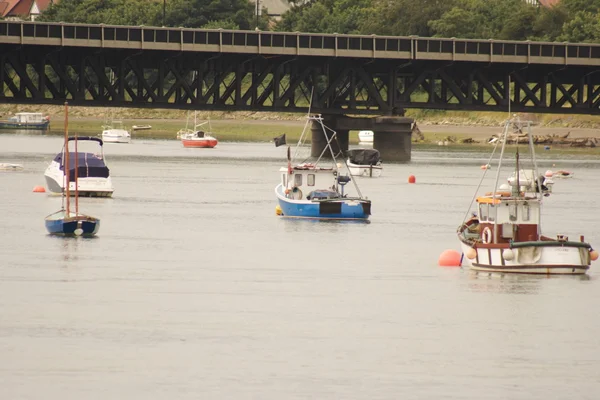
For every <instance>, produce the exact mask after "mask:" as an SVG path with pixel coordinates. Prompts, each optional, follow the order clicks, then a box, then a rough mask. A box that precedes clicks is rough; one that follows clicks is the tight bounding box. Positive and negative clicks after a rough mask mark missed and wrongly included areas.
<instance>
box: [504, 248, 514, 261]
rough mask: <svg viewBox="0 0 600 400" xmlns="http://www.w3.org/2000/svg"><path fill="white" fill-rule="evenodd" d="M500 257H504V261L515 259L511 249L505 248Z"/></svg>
mask: <svg viewBox="0 0 600 400" xmlns="http://www.w3.org/2000/svg"><path fill="white" fill-rule="evenodd" d="M502 258H504V259H505V260H506V261H512V260H514V259H515V252H514V251H512V250H511V249H506V250H504V251H503V252H502Z"/></svg>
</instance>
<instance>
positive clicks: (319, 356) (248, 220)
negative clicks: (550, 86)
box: [0, 135, 600, 400]
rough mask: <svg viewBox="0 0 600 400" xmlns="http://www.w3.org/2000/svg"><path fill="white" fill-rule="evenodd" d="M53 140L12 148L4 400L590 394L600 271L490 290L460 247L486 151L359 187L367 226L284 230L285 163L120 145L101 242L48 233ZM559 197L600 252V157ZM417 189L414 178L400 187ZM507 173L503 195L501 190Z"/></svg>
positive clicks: (16, 139)
mask: <svg viewBox="0 0 600 400" xmlns="http://www.w3.org/2000/svg"><path fill="white" fill-rule="evenodd" d="M61 145H62V143H61V138H60V137H36V136H28V135H0V162H15V163H21V164H23V165H24V166H25V170H24V171H21V172H0V182H1V186H0V188H1V189H0V192H1V193H2V197H1V200H0V211H2V216H3V217H2V223H1V226H2V229H0V249H1V250H2V251H1V253H0V254H1V261H0V304H1V305H2V307H0V360H1V361H2V362H1V363H0V393H1V398H2V399H41V398H43V399H50V400H54V399H61V400H62V399H102V400H104V399H111V398H112V399H277V400H280V399H306V398H315V399H369V400H370V399H401V398H402V399H441V398H443V399H527V400H530V399H573V398H576V399H596V398H597V396H598V393H599V392H600V375H599V372H598V371H599V368H600V318H598V307H599V306H600V280H599V279H598V278H599V277H600V263H598V262H597V263H595V264H593V265H592V269H591V270H590V273H589V274H588V275H587V276H586V277H584V278H581V277H579V278H573V277H563V278H560V277H553V278H546V277H531V276H507V277H504V278H499V277H487V276H486V277H483V276H481V275H480V276H477V275H474V274H473V273H471V272H469V271H467V270H461V269H460V268H440V267H438V266H437V259H438V256H439V254H440V253H441V252H442V251H443V250H445V249H449V248H454V249H458V248H459V247H458V243H457V240H456V238H455V235H454V231H455V228H456V227H457V226H458V224H459V223H460V222H461V221H462V218H463V216H464V214H465V212H466V207H467V206H468V205H469V203H470V201H471V198H472V196H473V192H474V190H475V187H476V185H477V182H478V180H479V177H480V176H481V170H480V168H479V166H480V165H481V164H482V163H483V162H484V159H485V158H486V155H483V154H467V153H463V154H458V153H442V152H415V153H414V154H413V162H411V163H410V164H398V165H392V164H387V165H386V166H385V170H384V176H383V177H382V178H380V179H367V178H363V179H360V182H359V183H360V187H361V189H362V191H363V193H364V194H366V195H367V196H369V198H370V199H372V200H373V216H372V219H371V223H370V224H362V223H331V222H329V223H327V222H322V223H318V222H309V221H294V220H285V219H281V218H279V217H276V216H275V213H274V208H275V205H276V203H275V200H274V193H273V190H274V186H275V184H276V182H277V180H278V179H279V173H278V171H277V170H278V168H279V167H280V166H281V165H282V161H283V159H284V157H285V155H284V154H285V150H284V148H281V147H280V148H275V147H274V146H272V144H238V143H220V144H219V146H218V147H217V148H216V149H213V150H198V149H184V148H182V147H181V145H180V144H179V143H178V142H176V141H136V142H135V143H132V144H130V145H110V144H109V145H106V158H107V162H108V164H109V167H110V168H111V174H112V176H113V180H114V185H115V194H114V198H113V199H82V200H81V208H82V211H84V212H87V213H89V214H91V215H94V216H97V217H99V218H101V220H102V226H101V228H100V232H99V235H98V237H97V238H95V239H81V238H79V239H61V238H53V237H49V236H47V235H46V231H45V229H44V225H43V219H44V217H45V216H46V215H47V214H50V213H51V212H53V211H56V210H58V209H59V208H60V201H61V200H60V198H57V197H52V196H48V195H47V194H38V193H32V188H33V186H35V185H43V184H44V179H43V171H44V169H45V168H46V166H47V165H48V164H49V162H50V160H51V159H52V158H53V157H54V155H55V154H56V153H57V152H58V151H59V150H60V148H61ZM543 156H544V157H546V158H547V160H544V161H543V162H542V170H545V169H546V168H547V167H548V166H551V165H552V163H555V164H556V166H555V167H554V168H555V169H558V168H565V169H572V170H574V171H575V178H573V179H571V180H560V181H557V183H556V184H555V187H554V191H555V193H554V194H553V195H552V196H551V197H550V198H548V200H547V201H546V203H545V208H544V213H545V216H546V217H547V218H546V219H545V220H544V231H545V233H546V234H548V235H554V234H555V233H563V234H568V235H570V236H571V237H572V238H577V237H578V235H579V234H580V233H583V234H585V237H586V240H588V241H590V242H591V243H592V244H593V245H596V246H597V247H600V230H598V225H599V216H598V207H597V205H596V204H597V201H598V198H599V197H600V186H599V185H598V184H597V182H598V180H597V179H598V174H599V173H600V163H598V162H597V161H595V160H593V159H592V160H590V159H589V157H588V159H578V158H576V157H575V158H571V159H561V160H557V159H553V158H552V157H553V155H552V153H550V152H548V153H545V154H543ZM410 174H414V175H415V176H416V178H417V184H416V185H409V184H407V183H406V182H407V177H408V175H410ZM491 179H492V177H490V179H489V180H488V181H491Z"/></svg>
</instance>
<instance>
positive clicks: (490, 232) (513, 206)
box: [471, 192, 541, 243]
mask: <svg viewBox="0 0 600 400" xmlns="http://www.w3.org/2000/svg"><path fill="white" fill-rule="evenodd" d="M477 203H478V214H477V219H478V226H477V231H478V232H479V235H480V238H481V242H482V243H508V242H511V241H513V242H527V241H531V240H538V239H539V237H540V235H541V234H540V231H539V224H540V212H541V210H540V201H539V200H538V199H537V198H536V197H513V196H511V195H510V193H509V192H506V193H504V192H501V193H497V194H496V195H495V196H492V195H486V196H482V197H478V198H477ZM472 230H473V228H471V231H472Z"/></svg>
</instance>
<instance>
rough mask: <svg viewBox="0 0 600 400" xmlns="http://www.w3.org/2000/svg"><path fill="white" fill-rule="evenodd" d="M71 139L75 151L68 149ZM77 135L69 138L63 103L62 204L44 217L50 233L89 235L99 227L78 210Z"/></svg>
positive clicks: (67, 113)
mask: <svg viewBox="0 0 600 400" xmlns="http://www.w3.org/2000/svg"><path fill="white" fill-rule="evenodd" d="M70 141H73V142H74V146H75V149H74V150H75V152H74V153H71V152H70V151H69V142H70ZM77 142H78V140H77V135H75V136H74V138H69V109H68V104H67V103H65V144H64V148H63V157H62V160H63V163H64V164H63V169H64V171H67V173H65V175H64V179H65V184H64V186H63V187H64V193H63V204H62V207H61V209H60V210H59V211H57V212H55V213H53V214H50V215H48V216H47V217H46V219H45V225H46V229H47V230H48V233H49V234H51V235H59V236H83V237H90V236H94V235H95V234H96V233H98V230H99V229H100V220H99V219H98V218H95V217H91V216H89V215H85V214H81V213H80V212H79V182H78V170H79V165H78V148H77ZM71 158H73V160H74V163H75V168H74V169H73V170H74V177H73V182H74V190H75V196H74V201H75V211H72V209H71V193H70V192H71V184H70V183H71V182H70V180H71V176H70V175H71V174H70V173H69V171H70V169H69V162H70V159H71Z"/></svg>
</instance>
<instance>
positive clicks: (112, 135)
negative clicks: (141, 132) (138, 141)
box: [102, 121, 131, 143]
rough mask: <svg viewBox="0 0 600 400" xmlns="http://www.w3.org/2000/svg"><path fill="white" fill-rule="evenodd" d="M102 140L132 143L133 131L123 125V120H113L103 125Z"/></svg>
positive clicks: (105, 141)
mask: <svg viewBox="0 0 600 400" xmlns="http://www.w3.org/2000/svg"><path fill="white" fill-rule="evenodd" d="M102 140H103V141H104V143H131V133H129V131H128V130H127V129H125V128H124V127H123V122H122V121H112V123H111V124H109V125H104V126H102Z"/></svg>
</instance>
